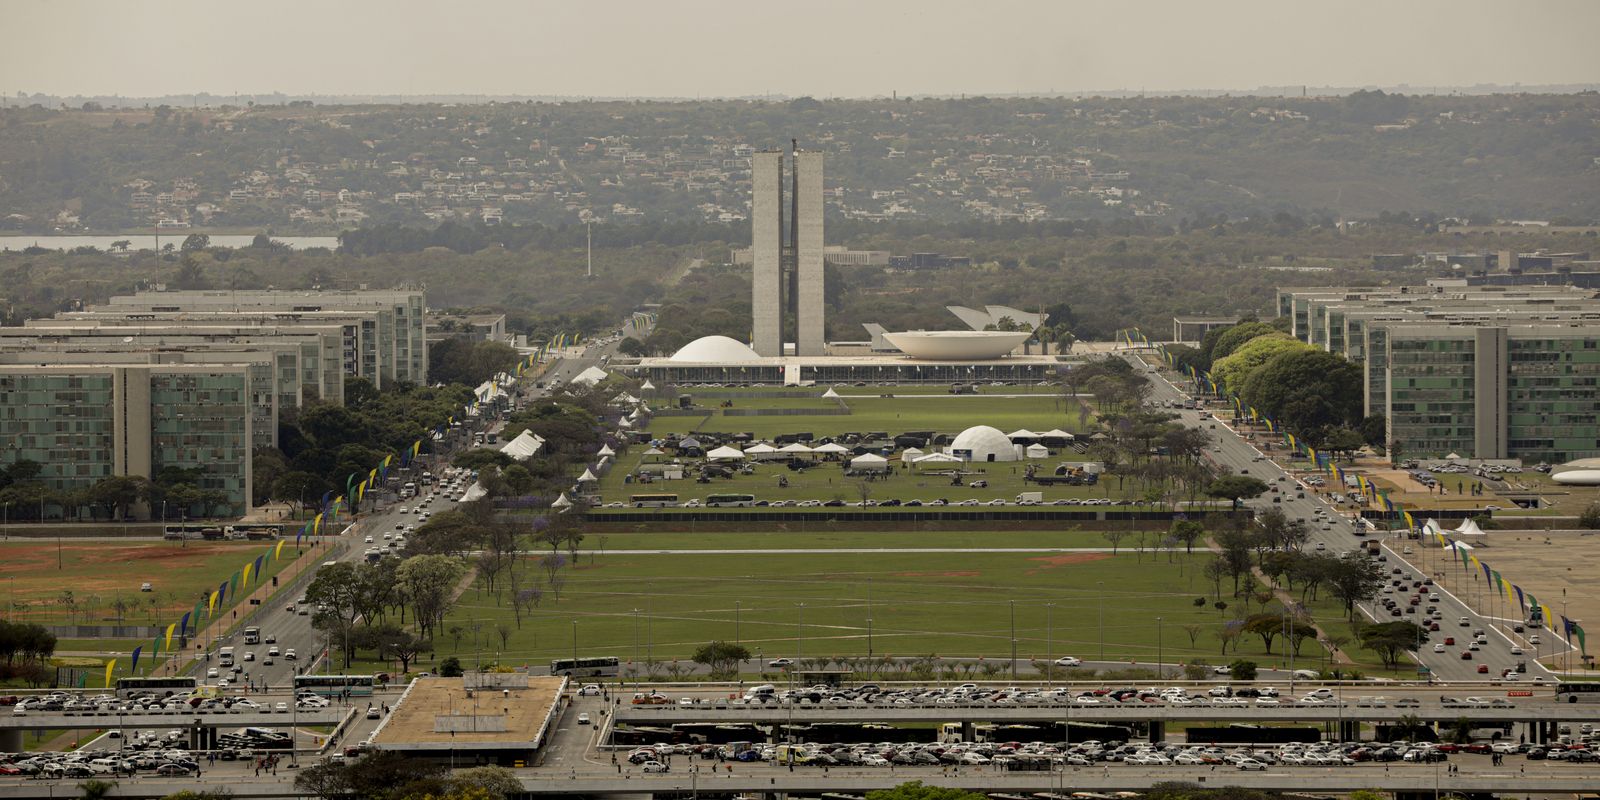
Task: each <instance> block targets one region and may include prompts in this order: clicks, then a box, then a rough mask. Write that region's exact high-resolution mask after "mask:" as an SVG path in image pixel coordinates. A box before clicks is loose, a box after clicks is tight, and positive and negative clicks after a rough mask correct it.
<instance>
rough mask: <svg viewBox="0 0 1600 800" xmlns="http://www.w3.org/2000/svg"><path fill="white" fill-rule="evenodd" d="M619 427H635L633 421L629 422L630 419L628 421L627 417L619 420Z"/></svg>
mask: <svg viewBox="0 0 1600 800" xmlns="http://www.w3.org/2000/svg"><path fill="white" fill-rule="evenodd" d="M617 427H619V428H631V427H633V423H631V422H629V421H627V420H625V419H619V420H617Z"/></svg>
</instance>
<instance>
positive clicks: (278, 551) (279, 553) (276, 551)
mask: <svg viewBox="0 0 1600 800" xmlns="http://www.w3.org/2000/svg"><path fill="white" fill-rule="evenodd" d="M285 541H288V540H287V539H279V540H278V546H277V547H274V548H272V560H273V561H277V560H278V559H280V558H282V557H283V543H284V542H285Z"/></svg>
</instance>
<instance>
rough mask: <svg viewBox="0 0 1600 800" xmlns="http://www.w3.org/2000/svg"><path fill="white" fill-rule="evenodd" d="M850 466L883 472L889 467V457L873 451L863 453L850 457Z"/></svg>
mask: <svg viewBox="0 0 1600 800" xmlns="http://www.w3.org/2000/svg"><path fill="white" fill-rule="evenodd" d="M850 468H851V469H865V470H874V471H877V472H883V471H886V470H888V469H889V459H887V458H884V457H883V456H880V455H875V454H873V453H863V454H861V455H859V456H856V457H855V458H852V459H850Z"/></svg>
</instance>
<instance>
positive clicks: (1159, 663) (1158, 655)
mask: <svg viewBox="0 0 1600 800" xmlns="http://www.w3.org/2000/svg"><path fill="white" fill-rule="evenodd" d="M1166 674H1167V672H1166V670H1165V669H1164V668H1163V664H1162V661H1161V617H1156V675H1157V676H1163V675H1166Z"/></svg>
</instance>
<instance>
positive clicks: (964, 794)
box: [867, 781, 985, 800]
mask: <svg viewBox="0 0 1600 800" xmlns="http://www.w3.org/2000/svg"><path fill="white" fill-rule="evenodd" d="M984 798H985V796H984V795H981V794H979V793H977V792H969V791H967V790H965V789H955V788H950V787H945V786H928V785H926V784H924V783H923V782H922V781H909V782H906V783H902V784H900V785H898V786H896V787H894V788H893V789H874V790H872V791H870V792H867V800H984Z"/></svg>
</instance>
